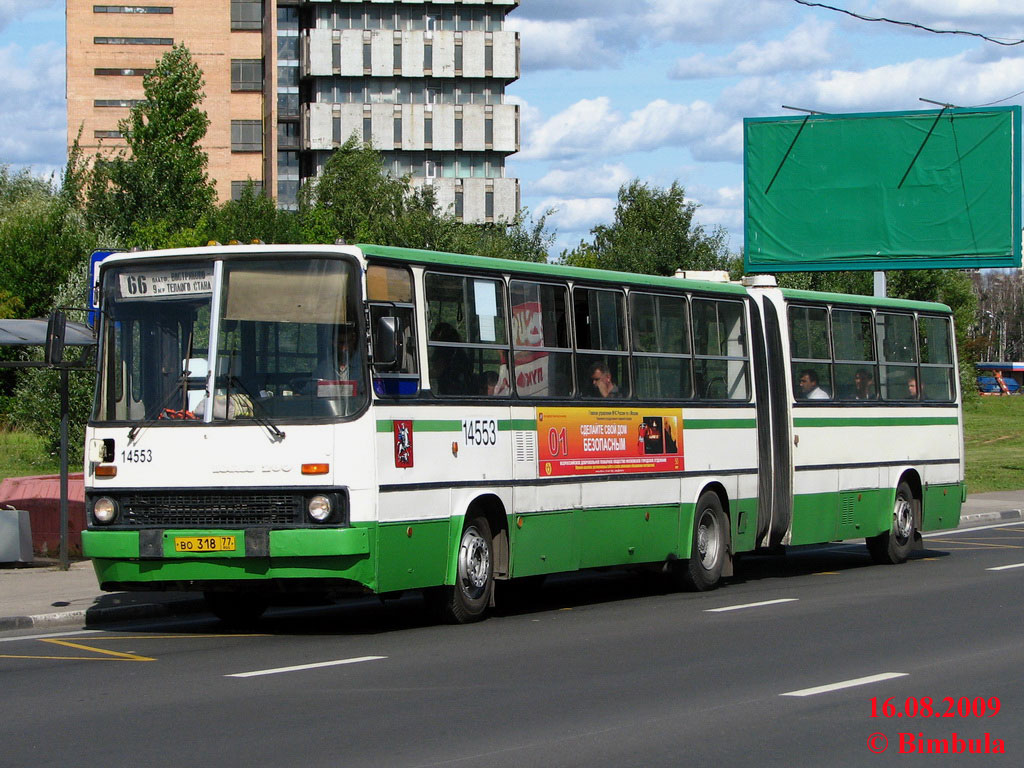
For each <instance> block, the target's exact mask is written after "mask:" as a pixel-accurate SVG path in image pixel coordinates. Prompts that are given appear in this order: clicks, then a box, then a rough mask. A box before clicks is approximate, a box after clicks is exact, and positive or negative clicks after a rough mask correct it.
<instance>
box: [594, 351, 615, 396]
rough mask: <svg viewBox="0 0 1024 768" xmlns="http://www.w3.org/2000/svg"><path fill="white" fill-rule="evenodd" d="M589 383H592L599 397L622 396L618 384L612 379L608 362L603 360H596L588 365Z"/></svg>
mask: <svg viewBox="0 0 1024 768" xmlns="http://www.w3.org/2000/svg"><path fill="white" fill-rule="evenodd" d="M590 383H591V384H593V385H594V389H596V390H597V393H598V395H599V396H600V397H622V393H621V392H620V391H619V385H618V384H616V383H615V380H614V379H612V372H611V369H610V368H609V367H608V363H606V362H604V361H603V360H598V361H597V362H596V363H594V364H593V365H592V366H590Z"/></svg>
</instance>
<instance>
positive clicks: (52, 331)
mask: <svg viewBox="0 0 1024 768" xmlns="http://www.w3.org/2000/svg"><path fill="white" fill-rule="evenodd" d="M67 324H68V316H67V315H65V314H64V313H63V312H61V311H60V310H59V309H55V310H54V311H53V312H51V313H50V319H49V321H48V322H47V323H46V349H45V358H46V363H47V365H59V364H60V363H62V362H64V333H65V330H66V329H67Z"/></svg>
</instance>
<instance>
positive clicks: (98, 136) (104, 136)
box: [92, 131, 124, 139]
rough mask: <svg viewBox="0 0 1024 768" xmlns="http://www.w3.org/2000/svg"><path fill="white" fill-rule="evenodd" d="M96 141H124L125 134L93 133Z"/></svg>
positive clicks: (111, 132)
mask: <svg viewBox="0 0 1024 768" xmlns="http://www.w3.org/2000/svg"><path fill="white" fill-rule="evenodd" d="M92 135H93V138H94V139H123V138H124V134H122V133H121V132H120V131H93V132H92Z"/></svg>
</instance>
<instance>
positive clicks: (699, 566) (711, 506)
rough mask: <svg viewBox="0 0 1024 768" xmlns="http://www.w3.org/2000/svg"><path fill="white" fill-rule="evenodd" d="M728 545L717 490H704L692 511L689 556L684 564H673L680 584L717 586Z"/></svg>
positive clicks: (700, 589) (693, 587) (705, 587)
mask: <svg viewBox="0 0 1024 768" xmlns="http://www.w3.org/2000/svg"><path fill="white" fill-rule="evenodd" d="M728 548H729V522H728V519H727V518H726V516H725V511H724V510H723V509H722V500H721V499H719V498H718V494H717V493H714V492H713V491H707V492H706V493H704V494H702V495H701V497H700V499H698V500H697V508H696V509H695V510H694V520H693V541H692V542H691V545H690V558H689V560H687V561H686V562H685V563H684V562H681V561H677V562H676V563H675V565H674V569H673V570H674V575H675V577H676V580H677V581H678V583H679V585H680V586H681V587H683V588H684V589H689V590H693V591H697V592H703V591H705V590H709V589H714V588H715V587H717V586H718V582H719V581H720V580H721V578H722V568H723V566H724V565H725V558H726V557H727V556H728Z"/></svg>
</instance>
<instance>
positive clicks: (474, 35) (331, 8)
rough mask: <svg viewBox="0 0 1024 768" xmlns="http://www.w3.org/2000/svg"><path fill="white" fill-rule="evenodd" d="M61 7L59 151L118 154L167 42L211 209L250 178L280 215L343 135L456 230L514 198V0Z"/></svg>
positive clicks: (183, 1) (70, 3) (509, 208)
mask: <svg viewBox="0 0 1024 768" xmlns="http://www.w3.org/2000/svg"><path fill="white" fill-rule="evenodd" d="M150 1H151V2H160V3H161V4H160V5H94V4H93V3H92V2H89V3H86V2H83V0H67V95H68V145H69V146H70V144H71V142H72V141H74V139H75V138H76V137H77V136H78V135H79V129H80V128H81V130H82V133H81V140H80V143H81V145H82V148H83V149H84V150H85V152H86V153H87V154H91V153H92V152H94V151H96V149H97V148H99V147H100V146H102V147H103V148H105V149H106V150H110V149H112V148H116V147H119V146H124V140H123V138H121V136H120V134H119V133H118V130H117V124H118V121H119V120H120V119H122V118H124V117H126V116H127V114H128V109H129V108H130V107H131V106H132V105H133V104H135V103H136V102H137V100H139V99H141V98H142V97H143V89H142V76H143V75H145V74H146V72H148V71H149V70H150V69H151V68H152V67H153V64H154V62H155V61H156V60H157V59H159V58H160V56H162V55H163V53H164V52H165V51H166V50H168V49H169V47H170V46H171V45H173V44H175V43H184V44H185V45H186V46H188V48H189V50H190V52H191V53H192V56H193V58H194V59H195V61H196V62H197V63H198V64H199V66H200V67H202V70H203V76H204V79H205V81H206V86H205V89H204V90H205V93H206V99H205V101H204V102H203V105H202V106H203V109H205V110H206V112H207V114H208V115H209V117H210V120H211V123H210V128H209V130H208V131H207V135H206V140H205V141H204V143H203V146H204V149H205V150H206V151H207V153H208V154H209V158H210V165H209V172H210V176H211V178H213V179H214V180H215V181H216V184H217V191H218V194H219V196H220V198H221V199H222V200H224V199H226V198H228V197H232V196H237V195H238V194H239V193H240V192H241V189H242V188H243V186H244V185H245V183H246V181H247V180H248V179H252V180H253V181H255V182H256V183H257V184H258V185H261V186H262V187H263V188H264V189H265V190H267V191H268V192H270V193H272V194H273V196H274V197H275V198H276V199H277V201H278V204H279V205H280V206H282V207H285V208H288V207H293V206H294V205H295V202H296V195H297V193H298V189H299V186H300V184H301V183H302V181H303V180H304V179H306V178H308V177H310V176H314V175H316V174H317V173H318V172H319V171H320V169H322V168H323V165H324V163H325V162H326V161H327V157H328V156H329V155H330V152H331V150H332V149H334V148H335V147H337V146H339V145H340V144H342V143H343V142H344V141H345V140H346V139H347V138H349V137H350V136H352V135H355V136H356V137H357V138H358V139H360V140H362V141H366V142H369V143H370V144H372V146H373V147H374V148H375V149H377V150H379V151H380V152H381V153H382V154H383V156H384V160H385V167H386V168H387V169H388V170H390V171H391V172H392V173H393V174H395V175H396V176H398V175H406V174H408V175H411V177H412V183H413V184H414V185H417V186H422V185H427V184H429V185H432V186H433V187H434V190H435V192H436V195H437V199H438V202H439V203H440V205H441V207H442V208H448V207H449V206H451V208H452V209H453V210H454V212H455V214H456V215H457V216H460V217H461V218H463V219H464V220H466V221H473V222H484V221H498V220H501V219H509V218H511V217H512V216H513V215H514V214H515V212H516V210H518V207H519V184H518V180H517V179H514V178H507V177H506V176H505V159H506V158H507V157H508V156H509V155H510V154H512V153H514V152H516V151H517V150H518V148H519V109H518V107H517V106H515V105H511V104H505V103H504V102H505V87H506V86H507V85H508V84H509V83H511V82H513V81H514V80H515V79H516V78H517V77H518V76H519V38H518V35H517V33H515V32H512V31H507V30H505V29H504V21H505V16H506V14H507V13H508V12H509V11H511V10H513V9H514V8H515V7H516V6H517V5H518V0H431V1H430V2H416V1H415V0H398V1H395V0H387V1H386V2H385V1H382V0H366V1H360V2H354V1H352V0H333V1H329V0H150Z"/></svg>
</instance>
